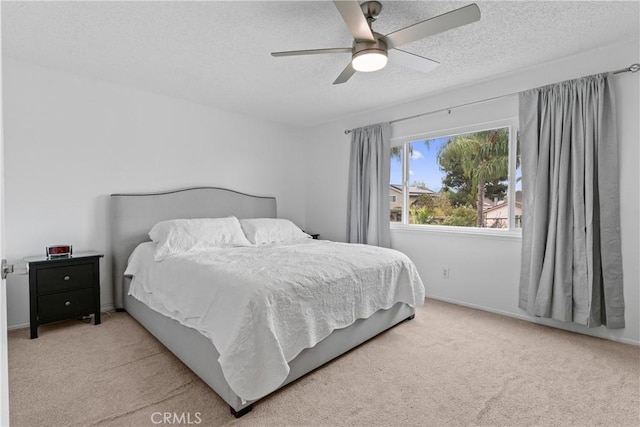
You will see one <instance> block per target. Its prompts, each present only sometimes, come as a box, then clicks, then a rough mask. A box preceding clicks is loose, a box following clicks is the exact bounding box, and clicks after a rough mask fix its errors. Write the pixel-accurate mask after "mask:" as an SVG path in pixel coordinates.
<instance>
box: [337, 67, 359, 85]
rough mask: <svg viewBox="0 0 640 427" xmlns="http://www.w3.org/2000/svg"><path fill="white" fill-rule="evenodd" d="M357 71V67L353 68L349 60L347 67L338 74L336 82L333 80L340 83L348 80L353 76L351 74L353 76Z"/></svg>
mask: <svg viewBox="0 0 640 427" xmlns="http://www.w3.org/2000/svg"><path fill="white" fill-rule="evenodd" d="M355 73H356V70H355V68H353V66H351V62H349V65H347V68H345V69H344V70H343V71H342V73H340V75H339V76H338V78H337V79H336V81H335V82H333V84H334V85H339V84H340V83H344V82H346V81H347V80H349V79H350V78H351V76H353V75H354V74H355Z"/></svg>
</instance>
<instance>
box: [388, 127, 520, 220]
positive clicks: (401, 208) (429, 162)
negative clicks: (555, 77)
mask: <svg viewBox="0 0 640 427" xmlns="http://www.w3.org/2000/svg"><path fill="white" fill-rule="evenodd" d="M395 142H396V145H394V146H393V147H392V149H391V165H390V166H391V174H390V182H389V194H390V196H391V197H390V199H391V208H390V219H391V221H392V222H395V223H400V224H407V225H434V226H438V225H440V226H442V225H448V226H458V227H476V228H492V229H517V228H520V227H521V217H522V190H521V183H520V176H521V171H520V159H519V147H518V145H517V130H516V127H515V123H511V122H503V123H500V124H499V125H498V124H494V126H492V127H489V128H486V127H485V128H482V127H479V126H478V127H476V128H475V129H473V128H470V129H465V130H461V131H460V132H459V133H458V132H451V133H448V134H447V133H444V134H442V135H438V134H433V136H431V135H425V136H424V137H420V138H413V139H410V140H404V141H395Z"/></svg>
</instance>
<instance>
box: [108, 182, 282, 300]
mask: <svg viewBox="0 0 640 427" xmlns="http://www.w3.org/2000/svg"><path fill="white" fill-rule="evenodd" d="M110 202H111V203H110V211H111V212H110V221H111V256H112V260H113V266H112V273H113V283H114V294H113V300H114V305H115V307H116V308H123V299H124V296H123V280H124V270H125V269H126V266H127V261H128V259H129V255H131V252H133V250H134V249H135V247H136V246H137V245H139V244H140V243H142V242H145V241H148V240H149V236H148V234H147V233H148V232H149V230H150V229H151V227H153V225H154V224H155V223H157V222H159V221H164V220H166V219H177V218H184V219H189V218H217V217H225V216H230V215H235V216H237V217H238V218H275V217H276V199H275V198H274V197H261V196H252V195H249V194H243V193H239V192H237V191H233V190H228V189H225V188H216V187H196V188H185V189H180V190H173V191H166V192H162V193H147V194H112V195H111V200H110Z"/></svg>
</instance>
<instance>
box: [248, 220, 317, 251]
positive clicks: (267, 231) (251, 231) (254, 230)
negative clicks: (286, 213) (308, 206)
mask: <svg viewBox="0 0 640 427" xmlns="http://www.w3.org/2000/svg"><path fill="white" fill-rule="evenodd" d="M240 224H241V225H242V230H244V234H245V235H246V236H247V239H249V241H250V242H251V243H253V244H256V245H263V244H266V243H282V242H291V241H295V240H300V239H310V238H311V236H309V235H308V234H307V233H305V232H304V231H302V230H300V229H299V228H298V226H297V225H295V224H294V223H293V222H291V221H289V220H288V219H280V218H255V219H241V220H240Z"/></svg>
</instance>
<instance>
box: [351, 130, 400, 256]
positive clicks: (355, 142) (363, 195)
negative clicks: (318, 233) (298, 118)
mask: <svg viewBox="0 0 640 427" xmlns="http://www.w3.org/2000/svg"><path fill="white" fill-rule="evenodd" d="M390 139H391V125H390V124H389V123H380V124H377V125H371V126H367V127H364V128H360V129H354V130H353V131H352V132H351V156H350V162H349V200H348V203H349V204H348V208H347V209H348V211H347V233H348V236H349V242H351V243H367V244H370V245H376V246H382V247H386V248H388V247H389V246H390V245H391V237H390V231H389V162H390V160H391V159H390V156H391V146H390Z"/></svg>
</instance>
